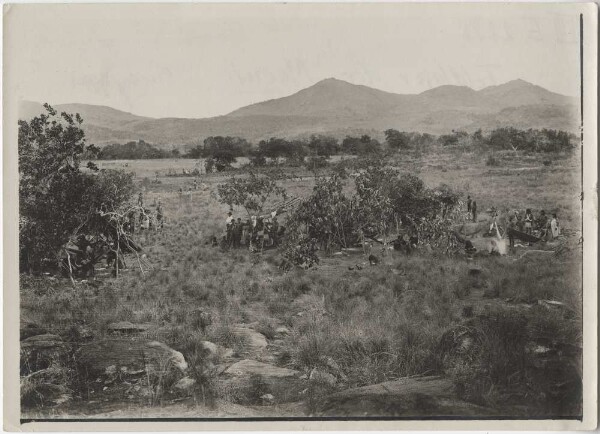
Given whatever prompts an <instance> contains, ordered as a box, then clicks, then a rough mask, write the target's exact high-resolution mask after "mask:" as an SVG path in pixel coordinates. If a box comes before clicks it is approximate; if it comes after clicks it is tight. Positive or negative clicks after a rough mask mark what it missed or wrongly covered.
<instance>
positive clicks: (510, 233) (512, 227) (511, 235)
mask: <svg viewBox="0 0 600 434" xmlns="http://www.w3.org/2000/svg"><path fill="white" fill-rule="evenodd" d="M515 227H516V224H515V217H514V216H510V219H509V221H508V228H507V229H506V233H507V234H508V242H509V246H510V247H515Z"/></svg>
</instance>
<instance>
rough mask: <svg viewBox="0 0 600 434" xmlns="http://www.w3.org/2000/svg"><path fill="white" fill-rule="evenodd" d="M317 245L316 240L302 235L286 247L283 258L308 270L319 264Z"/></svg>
mask: <svg viewBox="0 0 600 434" xmlns="http://www.w3.org/2000/svg"><path fill="white" fill-rule="evenodd" d="M317 244H318V241H317V240H316V239H315V238H311V237H310V236H309V235H306V234H302V235H300V236H299V237H297V238H296V239H294V240H293V242H290V243H288V244H287V245H286V246H285V251H284V253H283V257H284V258H285V259H286V260H288V261H289V262H291V263H292V264H295V265H298V266H300V267H302V268H304V269H308V268H310V267H312V266H313V265H315V264H318V263H319V257H318V256H317Z"/></svg>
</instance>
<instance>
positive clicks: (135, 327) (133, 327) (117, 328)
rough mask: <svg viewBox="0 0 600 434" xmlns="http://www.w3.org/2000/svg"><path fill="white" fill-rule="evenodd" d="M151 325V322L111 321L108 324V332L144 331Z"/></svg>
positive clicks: (128, 332)
mask: <svg viewBox="0 0 600 434" xmlns="http://www.w3.org/2000/svg"><path fill="white" fill-rule="evenodd" d="M150 327H151V324H133V323H130V322H129V321H119V322H113V323H111V324H109V325H108V327H107V330H108V332H109V333H121V334H132V333H140V332H145V331H146V330H148V329H149V328H150Z"/></svg>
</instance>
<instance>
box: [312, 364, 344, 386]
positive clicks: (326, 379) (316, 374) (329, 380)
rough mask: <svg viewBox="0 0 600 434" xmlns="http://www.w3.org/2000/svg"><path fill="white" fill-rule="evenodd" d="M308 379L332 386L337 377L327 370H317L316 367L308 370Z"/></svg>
mask: <svg viewBox="0 0 600 434" xmlns="http://www.w3.org/2000/svg"><path fill="white" fill-rule="evenodd" d="M308 379H309V380H310V381H312V382H314V383H318V384H326V385H327V386H329V387H333V386H335V384H336V383H337V379H336V378H335V376H334V375H331V374H330V373H328V372H323V371H319V370H318V369H317V368H313V370H312V371H310V375H309V377H308Z"/></svg>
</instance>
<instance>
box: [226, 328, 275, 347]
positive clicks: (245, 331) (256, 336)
mask: <svg viewBox="0 0 600 434" xmlns="http://www.w3.org/2000/svg"><path fill="white" fill-rule="evenodd" d="M232 332H233V334H234V335H235V336H237V337H240V338H242V339H243V340H244V349H245V350H247V351H248V352H250V353H261V352H262V351H264V350H265V349H266V348H267V346H268V345H269V344H268V342H267V338H266V337H265V335H263V334H262V333H259V332H257V331H255V330H252V329H250V328H248V327H244V326H237V327H234V328H233V330H232Z"/></svg>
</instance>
